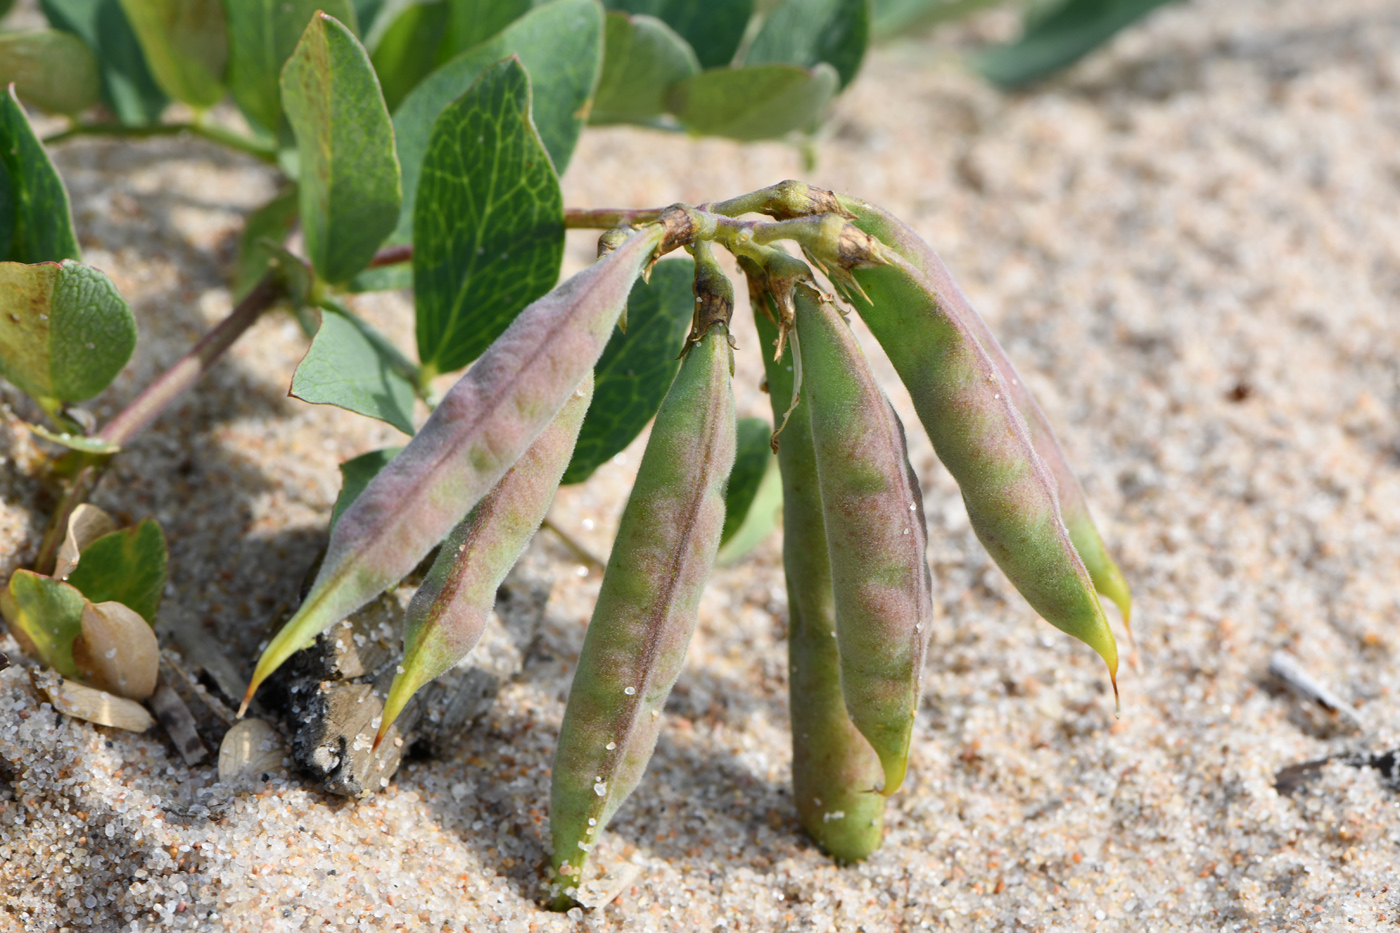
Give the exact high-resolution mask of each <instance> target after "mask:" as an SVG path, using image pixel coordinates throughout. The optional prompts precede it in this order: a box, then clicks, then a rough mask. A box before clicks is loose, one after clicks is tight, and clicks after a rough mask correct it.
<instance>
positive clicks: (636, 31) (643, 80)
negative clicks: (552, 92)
mask: <svg viewBox="0 0 1400 933" xmlns="http://www.w3.org/2000/svg"><path fill="white" fill-rule="evenodd" d="M699 73H700V62H699V61H698V60H697V59H696V58H695V52H694V50H693V49H691V47H690V46H689V45H687V44H686V41H685V40H684V39H682V38H681V37H680V36H678V35H676V32H675V30H673V29H672V28H671V27H670V26H667V25H666V24H665V23H663V22H662V21H661V20H659V19H655V18H654V17H651V16H628V15H627V14H626V13H609V14H608V18H607V36H606V42H605V45H604V54H603V75H602V77H601V78H599V79H598V93H597V95H596V96H595V97H594V99H593V110H592V112H591V113H590V114H589V117H588V121H589V122H590V123H597V124H606V123H638V122H641V121H643V120H650V119H653V118H655V117H659V116H661V115H662V114H663V113H665V112H666V93H667V91H669V90H670V89H671V88H672V87H674V86H675V85H677V84H679V83H680V82H681V81H683V80H685V79H686V78H689V77H690V76H691V75H696V74H699Z"/></svg>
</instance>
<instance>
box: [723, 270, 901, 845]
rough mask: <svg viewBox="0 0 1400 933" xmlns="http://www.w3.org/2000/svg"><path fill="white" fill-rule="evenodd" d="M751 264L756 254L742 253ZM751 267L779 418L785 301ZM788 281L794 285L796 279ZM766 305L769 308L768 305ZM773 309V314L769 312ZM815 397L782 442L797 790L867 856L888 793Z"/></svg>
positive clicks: (806, 809) (784, 402) (786, 388)
mask: <svg viewBox="0 0 1400 933" xmlns="http://www.w3.org/2000/svg"><path fill="white" fill-rule="evenodd" d="M741 265H744V266H745V271H750V270H749V268H748V264H747V263H744V262H743V261H742V260H741ZM756 271H757V273H758V274H757V275H754V274H751V275H750V276H749V300H750V303H751V304H752V305H753V307H754V320H755V322H756V323H757V325H758V336H759V342H760V346H761V349H762V350H763V365H764V368H765V372H766V374H767V378H768V392H769V396H770V398H771V400H772V405H773V422H774V424H777V423H779V422H780V421H781V420H782V418H783V416H784V414H785V413H786V412H787V408H788V399H789V397H790V396H791V395H792V386H793V372H792V354H791V352H790V351H789V352H788V353H787V354H785V355H784V356H783V357H782V358H781V359H777V360H775V359H774V358H773V354H772V353H771V352H769V348H771V347H776V346H777V344H778V328H777V326H776V321H778V320H779V319H780V316H781V315H782V313H783V312H782V311H781V310H779V309H778V308H777V307H776V304H777V301H776V299H775V297H774V296H773V295H771V294H769V293H768V286H767V284H766V282H764V281H763V280H764V278H765V276H763V273H762V271H761V270H756ZM789 290H790V288H789ZM765 307H766V309H767V312H768V313H765ZM770 315H771V317H770ZM811 410H812V406H811V405H810V404H799V405H798V406H797V407H796V408H794V409H793V410H792V414H791V416H790V417H789V418H788V424H787V427H786V429H785V431H784V433H783V435H782V440H781V443H780V444H779V446H778V469H779V473H780V475H781V476H782V481H783V571H784V575H785V577H786V580H787V593H788V691H789V701H788V706H789V716H790V718H791V720H792V793H793V799H794V802H795V803H796V804H797V813H798V818H799V819H800V820H801V821H802V827H803V828H804V829H805V830H807V833H808V835H810V836H811V837H812V838H813V839H815V840H816V841H817V844H818V845H820V846H821V847H822V849H824V850H825V851H826V852H827V853H828V854H829V855H831V856H832V857H833V858H836V859H838V860H840V861H845V862H853V861H858V860H860V859H863V858H865V857H866V856H868V855H870V854H871V853H872V852H874V851H875V850H876V849H878V848H879V847H880V842H881V839H882V836H883V831H884V818H885V798H884V797H883V796H882V795H880V794H878V793H875V792H874V789H875V788H876V787H877V786H879V785H880V784H881V783H882V782H883V780H884V769H883V768H881V766H880V757H879V756H878V755H876V754H875V750H874V749H873V748H871V747H870V743H869V742H867V741H866V739H865V736H863V735H861V734H860V730H858V729H857V728H856V727H855V725H854V724H853V723H852V722H851V717H850V714H849V713H847V712H846V702H845V700H844V699H843V698H842V696H841V661H840V655H839V653H838V651H837V646H836V607H835V603H834V601H833V598H832V591H831V561H830V558H829V557H828V556H827V543H826V529H825V525H824V519H823V516H822V499H821V490H820V489H819V488H818V485H817V464H816V461H815V460H814V459H813V457H814V455H813V451H812V423H811Z"/></svg>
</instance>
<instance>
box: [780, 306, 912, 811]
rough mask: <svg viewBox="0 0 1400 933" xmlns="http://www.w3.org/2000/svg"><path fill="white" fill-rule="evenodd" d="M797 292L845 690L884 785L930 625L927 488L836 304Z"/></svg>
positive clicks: (905, 724) (893, 781)
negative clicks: (924, 489) (916, 473)
mask: <svg viewBox="0 0 1400 933" xmlns="http://www.w3.org/2000/svg"><path fill="white" fill-rule="evenodd" d="M795 297H796V304H797V335H798V337H799V338H800V339H799V346H798V352H799V353H801V355H802V368H803V372H804V380H805V385H806V398H807V400H808V401H809V402H810V404H811V424H812V448H813V452H814V459H815V462H816V466H817V478H818V481H819V484H820V487H821V500H822V514H823V516H824V518H825V522H826V526H825V527H826V539H827V551H828V553H829V554H830V555H831V585H832V592H833V596H834V598H835V606H836V641H837V647H838V649H839V651H840V655H841V692H842V694H843V695H844V696H845V698H846V708H847V710H849V711H850V714H851V721H852V722H854V723H855V725H856V728H857V729H859V730H860V731H861V734H862V735H864V736H865V737H866V739H868V740H869V741H870V744H871V746H872V747H873V748H874V749H875V752H876V754H878V755H879V756H880V764H881V766H882V767H883V768H884V772H885V781H884V788H883V793H884V794H885V795H886V796H889V795H890V794H892V793H894V792H895V791H896V790H898V789H899V785H900V784H901V783H903V781H904V772H905V770H906V768H907V767H908V764H909V740H910V738H911V736H912V735H913V729H914V716H915V714H916V713H917V712H918V707H919V684H920V681H921V677H922V673H923V667H924V652H925V650H926V648H927V645H928V638H929V635H930V634H932V629H933V593H932V585H933V578H932V575H931V574H930V573H929V568H928V559H927V556H926V551H927V542H928V538H927V533H926V530H925V524H924V503H923V497H922V495H921V494H920V492H919V483H918V479H917V478H916V477H915V476H914V471H913V468H912V467H910V465H909V455H908V452H907V450H906V448H905V443H904V428H903V426H901V425H900V423H899V418H898V417H896V415H895V413H894V409H893V408H891V407H890V403H889V400H888V399H886V398H885V396H884V393H883V392H881V391H880V387H879V386H878V385H877V384H876V382H875V376H874V374H872V373H871V372H870V367H869V365H868V364H867V363H866V361H865V355H864V354H863V353H862V352H861V350H860V346H859V344H857V343H856V340H855V336H854V335H853V334H852V333H851V330H850V328H849V327H848V326H847V325H846V322H845V320H843V319H842V317H841V313H840V312H839V311H838V310H837V309H836V307H835V305H832V304H830V303H828V302H824V301H822V300H821V299H820V296H819V295H818V293H817V292H816V291H815V290H814V289H812V288H810V287H808V286H801V285H800V286H798V288H797V291H796V296H795ZM780 449H781V448H780Z"/></svg>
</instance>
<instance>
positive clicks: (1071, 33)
mask: <svg viewBox="0 0 1400 933" xmlns="http://www.w3.org/2000/svg"><path fill="white" fill-rule="evenodd" d="M1169 2H1171V0H1064V2H1062V3H1060V4H1058V5H1055V6H1051V7H1049V8H1047V9H1045V10H1043V11H1041V12H1040V13H1039V14H1038V15H1035V16H1032V17H1027V20H1026V28H1025V31H1024V32H1023V33H1022V35H1021V38H1020V39H1018V40H1016V41H1015V42H1011V43H1008V44H1006V45H995V46H992V47H991V48H989V49H986V50H985V51H983V52H982V53H981V54H979V55H978V56H977V57H976V59H975V64H976V67H977V70H978V71H979V72H981V74H982V76H983V77H984V78H986V79H987V80H988V81H991V82H992V83H993V84H997V85H1000V86H1001V87H1004V88H1014V87H1020V86H1022V85H1025V84H1030V83H1031V82H1033V81H1038V80H1039V79H1041V78H1044V77H1046V76H1048V75H1050V74H1052V73H1054V72H1056V71H1059V70H1060V69H1061V68H1065V67H1068V66H1069V65H1072V64H1073V63H1074V62H1077V61H1078V60H1079V59H1081V58H1083V57H1084V56H1085V55H1088V54H1089V53H1090V52H1092V51H1093V50H1094V49H1095V48H1097V47H1098V46H1099V45H1102V44H1103V43H1104V42H1107V41H1108V40H1109V39H1110V38H1112V37H1113V35H1114V34H1115V33H1117V32H1118V31H1119V30H1121V29H1123V28H1125V27H1127V26H1130V25H1132V24H1133V23H1134V22H1136V21H1137V20H1139V19H1141V18H1142V17H1144V16H1146V15H1147V14H1148V13H1151V12H1152V11H1153V10H1155V9H1156V8H1157V7H1159V6H1162V5H1163V4H1165V3H1169Z"/></svg>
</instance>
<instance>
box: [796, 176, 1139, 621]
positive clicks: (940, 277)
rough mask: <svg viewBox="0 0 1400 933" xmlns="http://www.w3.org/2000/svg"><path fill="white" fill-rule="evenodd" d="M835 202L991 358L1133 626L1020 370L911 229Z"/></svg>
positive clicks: (1081, 547) (1086, 553) (852, 201)
mask: <svg viewBox="0 0 1400 933" xmlns="http://www.w3.org/2000/svg"><path fill="white" fill-rule="evenodd" d="M817 191H818V192H820V194H821V195H825V196H826V198H823V197H819V196H813V200H814V201H820V202H822V203H825V200H826V199H828V198H829V197H831V196H832V195H831V192H821V191H820V189H817ZM834 197H836V198H837V200H838V201H839V203H840V206H841V209H842V210H844V211H846V212H847V213H848V215H850V216H852V217H853V218H854V220H855V224H856V226H857V227H859V228H860V229H861V230H863V231H865V232H866V233H868V234H870V235H871V236H873V237H875V238H877V239H878V240H880V241H881V242H882V243H883V244H884V245H886V246H888V247H890V248H891V249H893V250H894V251H895V252H897V253H899V255H901V256H903V257H904V258H905V259H907V260H908V261H909V262H910V263H911V264H912V265H913V266H914V267H915V268H916V269H918V270H919V271H920V272H922V273H923V274H924V275H925V276H926V277H927V279H928V281H929V283H930V284H931V285H932V286H933V288H934V293H935V301H936V302H937V303H938V305H939V306H940V307H941V308H943V309H945V312H946V313H947V314H949V315H951V316H954V317H957V318H958V319H960V320H961V321H963V322H964V324H965V325H966V326H967V327H968V329H969V330H970V331H971V332H972V335H973V336H974V337H975V338H976V339H977V341H978V342H979V343H980V344H981V345H982V349H984V350H986V351H987V355H988V356H990V357H991V359H992V362H993V363H994V364H995V365H996V367H997V369H998V371H999V372H1000V373H1001V374H1002V377H1003V378H1004V380H1005V385H1006V389H1007V393H1008V394H1009V395H1010V397H1011V401H1012V404H1014V405H1015V406H1016V410H1017V411H1019V412H1020V413H1021V416H1022V417H1024V418H1025V419H1026V426H1027V427H1028V428H1029V430H1030V434H1031V443H1032V445H1033V446H1034V447H1035V451H1036V453H1038V454H1039V455H1040V458H1041V459H1042V460H1044V461H1045V465H1046V466H1047V467H1048V468H1049V469H1050V472H1051V474H1052V475H1053V476H1054V477H1055V490H1056V493H1057V495H1058V497H1059V502H1060V516H1061V517H1062V518H1063V519H1064V522H1065V527H1066V528H1067V529H1068V530H1069V536H1070V540H1071V541H1072V542H1074V547H1075V550H1077V551H1078V552H1079V556H1080V558H1081V559H1083V561H1084V566H1085V568H1086V569H1087V570H1088V571H1089V577H1090V578H1091V579H1092V580H1093V581H1094V586H1095V588H1096V589H1097V590H1098V591H1099V592H1100V593H1101V594H1103V595H1104V596H1106V597H1108V598H1109V599H1111V600H1113V602H1114V603H1115V604H1116V605H1117V606H1118V609H1119V610H1120V611H1121V612H1122V613H1123V622H1124V625H1130V623H1131V617H1132V594H1131V593H1130V592H1129V590H1128V584H1127V581H1125V580H1124V579H1123V574H1122V572H1121V571H1120V570H1119V569H1118V565H1117V564H1116V563H1114V560H1113V557H1112V556H1110V554H1109V553H1108V548H1107V547H1105V545H1104V542H1103V538H1102V537H1101V536H1100V535H1099V532H1098V529H1097V528H1096V527H1095V526H1094V519H1093V517H1092V516H1091V515H1090V514H1089V503H1088V501H1087V500H1086V499H1085V497H1084V490H1083V488H1082V487H1081V486H1080V485H1079V480H1078V479H1077V478H1076V477H1075V475H1074V471H1073V470H1072V469H1070V466H1069V462H1068V461H1067V460H1066V459H1065V455H1064V451H1063V450H1062V449H1061V448H1060V442H1059V441H1058V440H1057V439H1056V438H1055V432H1054V431H1053V430H1052V429H1051V427H1050V422H1049V421H1048V420H1046V418H1045V414H1044V412H1042V411H1041V410H1040V406H1039V405H1038V404H1036V401H1035V398H1034V397H1033V396H1032V395H1031V394H1030V390H1029V389H1027V388H1026V385H1025V383H1024V382H1023V381H1022V380H1021V377H1020V375H1019V374H1018V373H1017V372H1016V367H1015V366H1013V365H1012V363H1011V360H1010V359H1008V358H1007V356H1006V352H1005V351H1004V350H1003V349H1002V348H1001V345H1000V344H999V343H997V339H996V337H995V336H993V335H992V332H991V329H990V328H988V327H987V324H986V322H985V321H983V320H982V316H981V315H980V314H978V313H977V311H976V309H974V308H973V307H972V305H971V303H969V302H968V300H967V296H965V295H964V294H963V292H962V289H960V288H959V287H958V285H957V283H956V282H955V281H953V276H952V273H950V272H949V271H948V267H947V266H945V265H944V264H943V261H942V260H941V259H939V258H938V254H937V253H935V252H934V251H933V249H932V247H930V246H929V245H928V244H927V243H926V242H924V240H923V238H921V237H920V236H919V235H918V234H917V233H915V232H914V231H913V230H912V229H910V228H909V226H908V225H907V224H905V223H904V222H903V221H901V220H900V219H899V218H897V217H895V216H894V215H892V214H890V213H889V212H888V211H886V210H884V209H883V208H880V207H877V206H875V205H873V204H870V203H868V202H866V201H862V200H861V199H859V198H854V197H851V196H849V195H844V194H842V195H835V196H834ZM1129 631H1130V632H1131V628H1130V629H1129Z"/></svg>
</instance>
